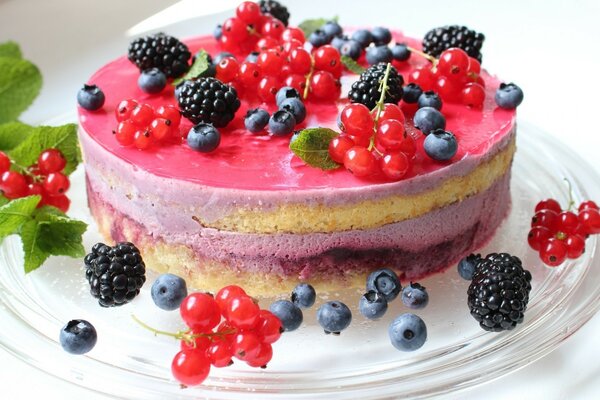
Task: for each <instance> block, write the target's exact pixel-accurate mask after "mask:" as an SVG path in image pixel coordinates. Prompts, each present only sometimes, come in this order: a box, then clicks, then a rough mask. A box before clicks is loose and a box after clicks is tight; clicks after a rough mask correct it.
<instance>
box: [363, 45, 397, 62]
mask: <svg viewBox="0 0 600 400" xmlns="http://www.w3.org/2000/svg"><path fill="white" fill-rule="evenodd" d="M390 61H392V51H391V50H390V48H389V47H387V46H375V47H367V62H368V63H369V65H375V64H379V63H388V62H390Z"/></svg>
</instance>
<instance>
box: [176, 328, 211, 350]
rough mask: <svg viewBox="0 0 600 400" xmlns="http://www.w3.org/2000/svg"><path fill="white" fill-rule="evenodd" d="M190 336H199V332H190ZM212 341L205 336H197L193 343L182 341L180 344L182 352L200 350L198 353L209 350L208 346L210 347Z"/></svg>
mask: <svg viewBox="0 0 600 400" xmlns="http://www.w3.org/2000/svg"><path fill="white" fill-rule="evenodd" d="M190 334H192V335H197V334H198V333H197V332H194V331H193V330H192V331H190ZM210 343H211V340H210V338H209V337H208V336H205V335H203V334H202V335H199V336H196V337H195V338H194V339H193V341H192V343H189V342H188V341H187V340H182V341H181V343H180V345H179V346H180V349H181V350H198V351H206V349H208V346H210Z"/></svg>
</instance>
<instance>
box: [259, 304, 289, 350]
mask: <svg viewBox="0 0 600 400" xmlns="http://www.w3.org/2000/svg"><path fill="white" fill-rule="evenodd" d="M259 315H260V316H259V320H258V323H257V325H256V333H257V335H258V336H259V338H260V340H261V341H262V342H263V343H275V342H276V341H277V340H279V338H280V337H281V333H282V332H283V327H282V325H281V321H280V320H279V318H277V317H276V316H275V315H274V314H273V313H272V312H270V311H268V310H260V314H259Z"/></svg>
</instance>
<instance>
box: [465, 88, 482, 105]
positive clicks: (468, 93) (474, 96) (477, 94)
mask: <svg viewBox="0 0 600 400" xmlns="http://www.w3.org/2000/svg"><path fill="white" fill-rule="evenodd" d="M484 101H485V89H484V88H483V86H481V85H479V84H477V83H467V84H466V85H465V86H464V87H463V90H462V103H463V104H464V105H465V106H467V107H473V108H480V107H482V106H483V102H484Z"/></svg>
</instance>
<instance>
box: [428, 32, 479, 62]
mask: <svg viewBox="0 0 600 400" xmlns="http://www.w3.org/2000/svg"><path fill="white" fill-rule="evenodd" d="M484 40H485V36H484V35H483V33H477V32H475V31H473V30H470V29H469V28H467V27H466V26H458V25H448V26H442V27H439V28H434V29H432V30H430V31H429V32H427V34H426V35H425V37H424V38H423V52H425V53H427V54H429V55H431V56H433V57H435V58H439V56H440V54H442V52H443V51H444V50H447V49H449V48H451V47H458V48H461V49H463V50H464V51H466V52H467V54H468V55H469V57H473V58H475V59H477V61H479V62H481V46H483V41H484Z"/></svg>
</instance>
